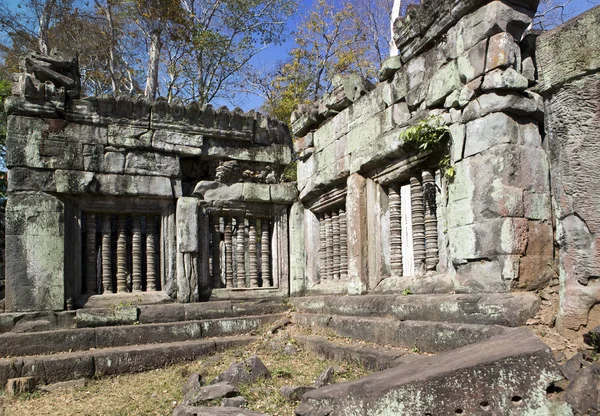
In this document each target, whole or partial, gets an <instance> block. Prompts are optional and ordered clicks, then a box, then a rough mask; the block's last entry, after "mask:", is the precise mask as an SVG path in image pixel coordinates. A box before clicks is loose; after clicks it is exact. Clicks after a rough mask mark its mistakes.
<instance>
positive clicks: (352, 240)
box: [346, 173, 369, 295]
mask: <svg viewBox="0 0 600 416" xmlns="http://www.w3.org/2000/svg"><path fill="white" fill-rule="evenodd" d="M347 184H348V185H347V188H348V191H347V195H346V214H347V220H348V294H351V295H361V294H364V293H366V292H367V290H368V288H369V287H368V282H369V275H368V274H369V264H368V255H369V254H368V238H367V198H366V195H367V194H366V180H365V178H363V177H362V176H360V175H359V174H357V173H355V174H352V175H350V176H349V177H348V181H347Z"/></svg>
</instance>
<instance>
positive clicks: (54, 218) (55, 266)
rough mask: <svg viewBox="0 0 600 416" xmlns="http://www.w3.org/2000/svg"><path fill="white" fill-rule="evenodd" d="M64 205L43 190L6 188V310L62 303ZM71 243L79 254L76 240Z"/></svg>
mask: <svg viewBox="0 0 600 416" xmlns="http://www.w3.org/2000/svg"><path fill="white" fill-rule="evenodd" d="M28 120H30V119H28ZM31 120H33V119H31ZM35 134H37V132H36V133H35ZM9 137H10V134H8V137H7V142H8V140H9ZM66 208H67V204H64V203H63V202H61V201H60V200H59V199H58V198H56V197H54V196H52V195H48V194H45V193H43V192H17V191H13V192H11V194H10V196H9V198H8V201H7V205H6V257H5V258H6V298H5V302H6V304H5V306H6V311H7V312H17V311H42V310H46V311H53V310H54V311H55V310H62V309H63V308H64V307H65V300H66V299H65V292H67V291H68V288H66V287H65V271H66V269H65V254H66V253H65V241H66V240H65V234H66V224H65V219H66V218H69V217H68V216H66V215H65V210H66ZM75 229H76V227H75ZM75 241H76V239H75ZM75 241H73V242H68V243H69V244H71V243H74V242H75ZM67 247H69V248H71V246H67ZM74 247H76V250H77V251H78V252H79V253H80V252H81V247H82V243H80V244H78V245H76V246H74ZM65 289H67V290H65Z"/></svg>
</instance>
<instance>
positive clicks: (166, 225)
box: [142, 205, 177, 299]
mask: <svg viewBox="0 0 600 416" xmlns="http://www.w3.org/2000/svg"><path fill="white" fill-rule="evenodd" d="M160 224H161V225H160V234H159V240H158V241H157V242H158V244H160V249H159V253H160V260H159V264H160V266H161V271H160V275H159V276H157V278H159V279H160V282H157V283H155V284H154V289H153V290H156V286H157V285H159V287H160V289H161V290H162V291H163V292H164V293H166V294H167V295H168V296H169V297H170V298H173V299H174V298H176V297H177V238H176V235H177V225H176V220H175V206H174V205H169V206H168V207H166V208H165V209H163V211H162V213H161V217H160ZM142 244H143V243H142ZM146 290H147V291H148V290H150V284H149V280H148V277H147V276H146Z"/></svg>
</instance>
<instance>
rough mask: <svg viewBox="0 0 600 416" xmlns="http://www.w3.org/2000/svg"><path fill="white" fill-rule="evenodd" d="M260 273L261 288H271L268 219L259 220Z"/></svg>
mask: <svg viewBox="0 0 600 416" xmlns="http://www.w3.org/2000/svg"><path fill="white" fill-rule="evenodd" d="M260 229H261V234H260V272H261V277H262V285H263V287H270V286H273V283H272V282H271V264H270V262H271V253H270V250H269V218H261V219H260Z"/></svg>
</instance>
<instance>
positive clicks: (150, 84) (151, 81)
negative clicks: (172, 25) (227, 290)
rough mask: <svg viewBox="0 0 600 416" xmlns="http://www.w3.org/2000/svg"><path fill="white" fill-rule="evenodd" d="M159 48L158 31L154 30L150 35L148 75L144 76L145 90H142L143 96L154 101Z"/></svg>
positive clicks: (156, 87)
mask: <svg viewBox="0 0 600 416" xmlns="http://www.w3.org/2000/svg"><path fill="white" fill-rule="evenodd" d="M161 47H162V42H161V39H160V31H159V30H155V31H153V32H152V33H151V34H150V51H149V52H148V74H147V76H146V89H145V90H144V95H145V96H146V98H148V99H150V100H155V99H156V91H157V90H158V61H159V58H160V49H161Z"/></svg>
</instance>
